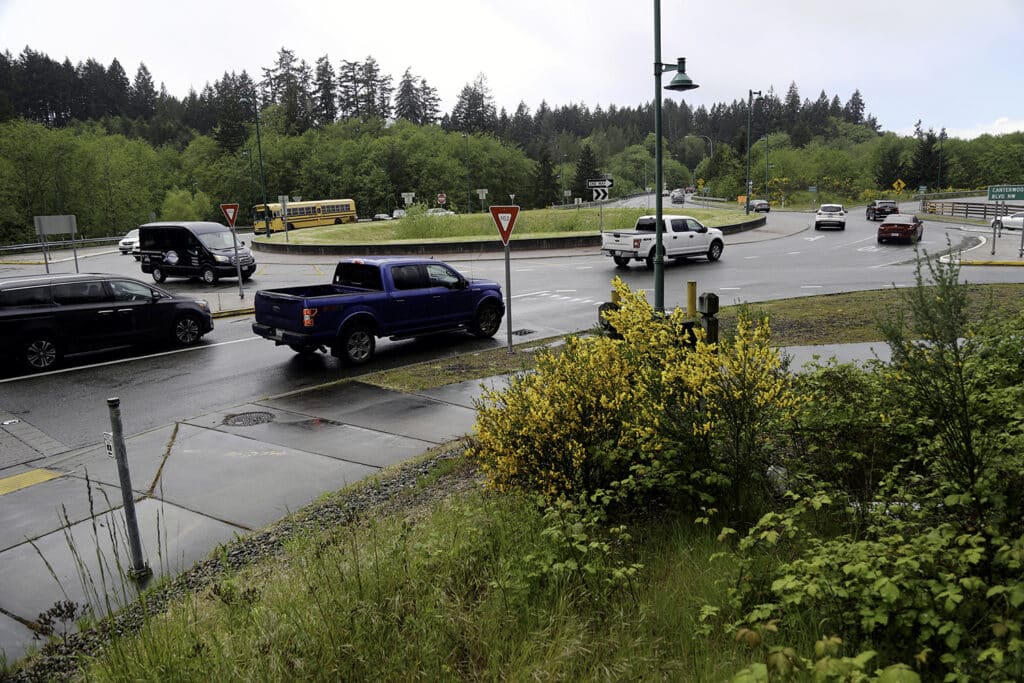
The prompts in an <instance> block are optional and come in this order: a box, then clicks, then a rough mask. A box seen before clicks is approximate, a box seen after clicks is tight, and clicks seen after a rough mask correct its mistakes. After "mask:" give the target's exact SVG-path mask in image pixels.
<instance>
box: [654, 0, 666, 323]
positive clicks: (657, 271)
mask: <svg viewBox="0 0 1024 683" xmlns="http://www.w3.org/2000/svg"><path fill="white" fill-rule="evenodd" d="M654 219H655V225H654V310H655V312H657V313H664V312H665V250H664V247H663V245H662V242H663V240H664V236H663V233H664V227H665V226H664V225H662V203H661V0H654Z"/></svg>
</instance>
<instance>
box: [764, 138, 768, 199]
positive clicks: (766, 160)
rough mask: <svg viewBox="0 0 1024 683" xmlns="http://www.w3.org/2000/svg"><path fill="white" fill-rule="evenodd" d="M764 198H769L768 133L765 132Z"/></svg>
mask: <svg viewBox="0 0 1024 683" xmlns="http://www.w3.org/2000/svg"><path fill="white" fill-rule="evenodd" d="M764 198H765V199H766V200H767V199H768V134H767V133H765V134H764Z"/></svg>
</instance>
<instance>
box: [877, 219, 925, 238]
mask: <svg viewBox="0 0 1024 683" xmlns="http://www.w3.org/2000/svg"><path fill="white" fill-rule="evenodd" d="M923 235H924V224H923V223H922V222H921V219H920V218H918V217H917V216H915V215H913V214H909V213H894V214H892V215H891V216H886V217H885V218H883V219H882V224H881V225H879V226H878V243H879V244H881V243H882V242H888V241H889V240H901V241H906V242H910V243H911V244H913V243H914V242H920V241H921V237H922V236H923Z"/></svg>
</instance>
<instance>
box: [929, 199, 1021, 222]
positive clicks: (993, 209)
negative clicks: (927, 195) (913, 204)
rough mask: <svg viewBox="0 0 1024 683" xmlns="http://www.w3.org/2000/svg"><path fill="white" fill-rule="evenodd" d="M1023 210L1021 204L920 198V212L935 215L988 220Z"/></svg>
mask: <svg viewBox="0 0 1024 683" xmlns="http://www.w3.org/2000/svg"><path fill="white" fill-rule="evenodd" d="M1018 211H1024V205H1021V204H1006V203H1002V204H996V203H995V202H991V203H989V202H934V201H930V200H928V199H922V200H921V212H922V213H930V214H934V215H936V216H959V217H961V218H977V219H979V220H990V219H992V218H996V217H997V216H1006V215H1009V214H1011V213H1017V212H1018Z"/></svg>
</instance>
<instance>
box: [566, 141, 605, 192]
mask: <svg viewBox="0 0 1024 683" xmlns="http://www.w3.org/2000/svg"><path fill="white" fill-rule="evenodd" d="M599 177H601V170H600V169H599V168H598V167H597V157H595V156H594V150H592V149H591V148H590V145H583V148H582V149H581V150H580V158H579V159H577V160H576V178H575V180H574V181H573V184H572V194H573V196H574V197H581V198H582V199H583V201H590V199H591V194H592V193H591V191H590V188H588V187H587V181H588V180H591V179H596V178H599Z"/></svg>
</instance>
